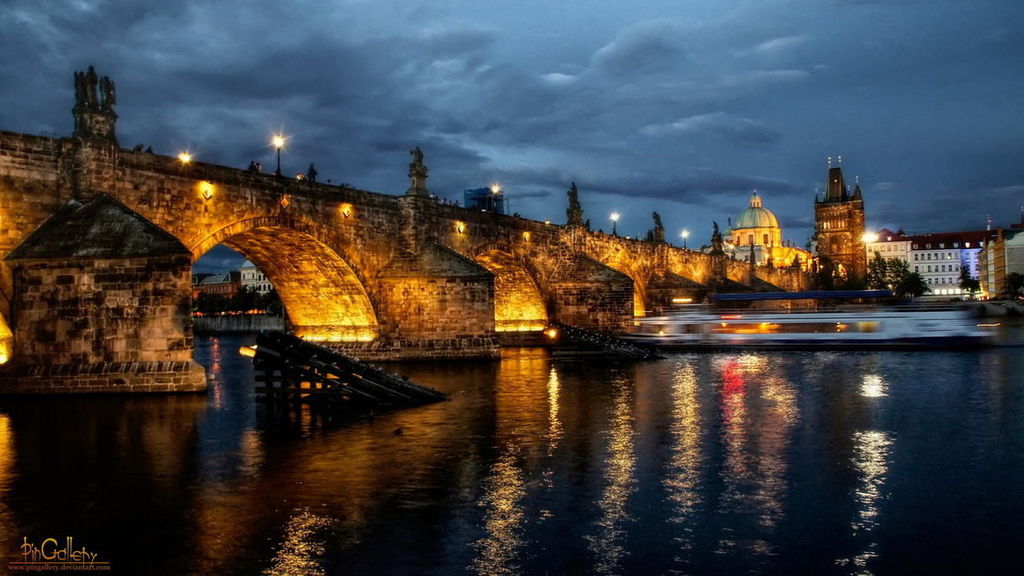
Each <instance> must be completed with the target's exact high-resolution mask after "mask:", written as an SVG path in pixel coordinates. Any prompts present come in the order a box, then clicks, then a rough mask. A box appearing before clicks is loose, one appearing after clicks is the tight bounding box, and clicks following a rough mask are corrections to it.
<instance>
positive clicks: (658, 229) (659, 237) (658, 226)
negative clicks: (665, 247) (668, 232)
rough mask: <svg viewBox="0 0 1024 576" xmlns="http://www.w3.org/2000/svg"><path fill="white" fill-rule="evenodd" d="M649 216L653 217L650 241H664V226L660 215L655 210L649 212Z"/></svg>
mask: <svg viewBox="0 0 1024 576" xmlns="http://www.w3.org/2000/svg"><path fill="white" fill-rule="evenodd" d="M651 218H653V219H654V230H651V241H652V242H664V241H665V226H663V225H662V223H661V215H660V214H658V213H657V212H651Z"/></svg>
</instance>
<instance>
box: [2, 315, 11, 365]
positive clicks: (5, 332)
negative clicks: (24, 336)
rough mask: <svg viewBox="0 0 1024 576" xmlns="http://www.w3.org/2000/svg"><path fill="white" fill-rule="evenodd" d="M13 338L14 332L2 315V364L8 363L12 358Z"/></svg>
mask: <svg viewBox="0 0 1024 576" xmlns="http://www.w3.org/2000/svg"><path fill="white" fill-rule="evenodd" d="M13 340H14V334H12V333H11V328H10V327H9V326H8V325H7V321H6V320H4V318H3V317H0V364H6V363H7V361H8V360H10V359H11V345H12V343H13Z"/></svg>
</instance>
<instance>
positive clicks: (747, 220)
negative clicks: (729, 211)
mask: <svg viewBox="0 0 1024 576" xmlns="http://www.w3.org/2000/svg"><path fill="white" fill-rule="evenodd" d="M778 227H779V220H778V219H777V218H775V214H772V211H771V210H769V209H767V208H763V207H762V206H761V197H760V196H758V195H757V193H756V192H755V193H754V195H753V196H751V197H750V207H749V208H747V209H746V210H744V211H743V213H742V214H740V216H739V218H737V219H736V223H735V224H733V226H732V229H733V230H740V229H742V228H778Z"/></svg>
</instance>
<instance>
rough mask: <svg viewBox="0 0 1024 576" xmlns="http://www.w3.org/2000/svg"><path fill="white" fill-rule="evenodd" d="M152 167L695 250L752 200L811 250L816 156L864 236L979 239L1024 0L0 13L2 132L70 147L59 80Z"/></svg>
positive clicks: (993, 191)
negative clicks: (253, 178) (175, 164)
mask: <svg viewBox="0 0 1024 576" xmlns="http://www.w3.org/2000/svg"><path fill="white" fill-rule="evenodd" d="M89 64H94V65H95V66H96V67H97V70H98V72H99V73H100V74H101V75H109V76H110V77H111V78H112V79H113V80H114V81H115V82H116V83H117V87H118V108H117V109H118V113H119V114H120V121H119V124H118V136H119V139H120V143H121V145H122V146H124V147H129V148H130V147H131V146H133V145H135V144H137V143H145V144H146V145H150V146H152V147H153V148H154V150H155V151H156V152H158V153H162V154H176V153H177V152H178V151H179V150H183V149H186V148H188V149H190V150H191V151H193V152H195V153H196V154H197V158H198V159H200V160H202V161H205V162H213V163H217V164H224V165H229V166H236V167H239V168H244V167H245V166H247V165H248V163H249V162H250V161H251V160H257V161H261V162H262V163H263V165H264V166H272V164H273V150H272V149H271V148H270V147H269V146H268V142H269V139H270V136H271V134H272V133H273V132H275V131H278V130H280V131H282V132H283V133H284V134H285V135H287V136H288V137H289V141H288V147H287V150H286V151H285V154H284V156H283V159H282V160H283V163H284V167H285V170H286V172H287V173H295V172H298V171H301V170H305V169H306V167H307V166H308V165H309V164H310V163H311V162H314V163H315V164H316V167H317V170H318V171H319V173H320V179H321V180H326V179H331V180H332V181H333V182H335V183H338V182H345V183H348V184H351V185H354V186H357V187H360V188H364V189H368V190H374V191H377V192H384V193H390V194H401V193H402V192H404V190H405V189H406V187H407V186H408V179H407V175H406V172H407V165H408V162H409V153H408V150H409V149H410V148H412V147H414V146H420V147H421V148H422V149H423V151H424V154H425V161H426V163H427V165H428V166H429V167H430V180H429V182H428V186H429V188H430V190H431V192H433V193H435V194H437V195H438V196H441V197H445V198H449V199H451V200H461V196H462V191H463V190H464V189H467V188H477V187H480V186H485V185H488V184H491V183H493V182H497V183H500V184H501V185H502V186H503V187H504V189H505V191H506V196H507V198H509V202H510V209H511V210H512V211H514V212H518V213H520V214H521V215H522V216H525V217H529V218H534V219H538V220H544V219H550V220H552V221H553V222H556V223H562V222H564V221H565V190H566V189H567V188H568V186H569V184H570V182H572V181H575V182H576V184H577V186H578V187H579V189H580V200H581V202H582V204H583V208H584V211H585V216H586V217H587V218H589V219H590V220H591V222H592V226H593V228H595V229H597V228H604V229H605V230H608V229H609V228H610V222H609V221H608V216H609V214H610V213H611V212H613V211H618V212H620V213H621V215H622V219H621V221H620V222H619V224H618V230H619V233H620V234H623V235H628V234H639V233H643V232H644V231H646V230H647V229H648V228H650V227H651V226H652V224H651V212H652V211H657V212H659V213H660V214H661V217H662V219H663V221H664V222H665V226H666V228H667V230H668V233H669V235H670V237H672V238H675V239H677V236H678V234H679V232H680V231H681V230H683V229H684V228H685V229H688V230H690V232H691V236H690V240H689V242H688V243H689V245H690V246H691V247H692V246H694V245H699V244H701V243H705V242H707V241H708V237H709V236H710V232H711V222H712V221H713V220H716V221H718V222H719V224H720V225H722V226H723V227H724V226H725V225H726V222H727V219H728V218H730V217H733V218H735V217H736V215H738V214H739V213H740V212H741V211H742V210H743V209H744V208H745V207H746V204H747V200H748V198H749V195H750V193H751V191H753V190H755V189H756V190H757V191H758V192H759V194H761V195H762V196H763V198H764V202H765V207H767V208H769V209H771V210H773V211H774V212H775V213H776V215H777V216H778V217H779V220H780V222H781V223H782V226H783V235H784V238H786V239H788V240H792V241H794V242H796V243H798V244H801V245H802V244H804V243H805V242H806V241H807V238H808V236H809V234H810V232H811V227H812V223H813V199H814V194H815V190H816V189H820V188H821V187H822V185H823V183H824V180H825V170H826V157H828V156H838V155H842V156H843V167H844V171H845V172H846V174H847V177H848V181H849V182H850V183H851V185H852V183H853V180H854V177H859V178H860V183H861V186H862V189H863V191H864V197H865V204H866V208H867V217H868V225H869V227H870V228H874V229H877V228H880V227H883V226H884V227H889V228H894V229H895V228H904V229H905V230H907V231H908V232H931V231H934V232H938V231H953V230H969V229H982V228H984V227H985V223H986V218H987V217H988V216H990V215H991V217H992V220H993V223H994V225H997V226H998V225H1008V224H1010V223H1012V222H1015V221H1017V220H1018V219H1019V218H1020V210H1021V205H1022V204H1024V160H1022V155H1024V4H1022V3H1021V2H1020V0H975V1H971V2H968V1H954V0H751V1H731V0H715V1H711V0H701V1H695V0H645V1H642V2H619V1H616V0H569V1H563V2H553V1H550V0H544V1H541V0H512V1H510V0H504V1H500V2H498V1H492V0H475V1H472V2H470V1H465V0H464V1H448V0H431V1H429V2H422V1H418V0H350V1H339V0H316V1H311V2H306V1H294V0H288V1H281V0H277V1H274V2H241V1H233V2H228V1H210V2H207V1H203V2H167V1H166V0H160V1H128V0H124V1H106V2H104V1H88V0H78V1H69V2H65V1H59V0H47V1H39V0H0V79H2V80H0V102H2V103H3V106H0V130H8V131H15V132H25V133H31V134H43V135H50V136H66V135H69V134H70V132H71V129H72V119H71V114H70V109H71V106H72V105H73V84H72V73H73V71H74V70H78V69H84V68H85V67H86V66H88V65H89Z"/></svg>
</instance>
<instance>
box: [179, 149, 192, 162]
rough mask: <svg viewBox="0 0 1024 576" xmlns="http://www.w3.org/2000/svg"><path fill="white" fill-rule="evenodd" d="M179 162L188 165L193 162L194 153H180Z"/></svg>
mask: <svg viewBox="0 0 1024 576" xmlns="http://www.w3.org/2000/svg"><path fill="white" fill-rule="evenodd" d="M178 161H179V162H181V163H182V164H188V163H189V162H192V153H191V152H189V151H188V150H186V151H184V152H179V153H178Z"/></svg>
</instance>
